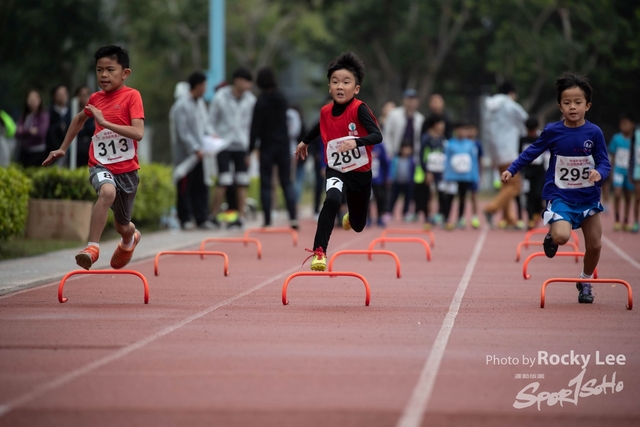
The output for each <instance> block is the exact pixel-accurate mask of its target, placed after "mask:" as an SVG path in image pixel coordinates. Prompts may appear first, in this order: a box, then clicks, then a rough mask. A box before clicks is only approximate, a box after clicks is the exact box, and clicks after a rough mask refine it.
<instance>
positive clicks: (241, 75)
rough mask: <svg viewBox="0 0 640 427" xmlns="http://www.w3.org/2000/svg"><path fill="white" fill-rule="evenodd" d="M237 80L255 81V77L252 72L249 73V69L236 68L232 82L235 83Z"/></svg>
mask: <svg viewBox="0 0 640 427" xmlns="http://www.w3.org/2000/svg"><path fill="white" fill-rule="evenodd" d="M235 79H245V80H249V81H253V76H252V75H251V71H249V70H248V69H247V68H244V67H239V68H236V70H235V71H234V72H233V74H232V75H231V80H232V81H233V80H235Z"/></svg>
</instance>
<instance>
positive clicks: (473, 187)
mask: <svg viewBox="0 0 640 427" xmlns="http://www.w3.org/2000/svg"><path fill="white" fill-rule="evenodd" d="M469 188H470V189H471V192H472V193H477V192H478V181H471V187H469Z"/></svg>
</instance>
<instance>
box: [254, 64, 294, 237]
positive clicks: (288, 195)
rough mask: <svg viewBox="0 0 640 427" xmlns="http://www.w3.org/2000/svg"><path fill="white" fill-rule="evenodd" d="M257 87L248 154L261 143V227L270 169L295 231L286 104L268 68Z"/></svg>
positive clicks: (266, 215)
mask: <svg viewBox="0 0 640 427" xmlns="http://www.w3.org/2000/svg"><path fill="white" fill-rule="evenodd" d="M256 84H257V85H258V87H259V88H260V90H261V91H262V92H261V93H260V96H258V99H257V100H256V103H255V107H254V109H253V118H252V120H251V133H250V136H249V153H251V152H252V151H253V150H254V149H255V148H258V147H257V141H260V145H259V152H260V199H261V201H262V211H263V213H264V226H265V227H268V226H270V225H271V203H272V191H271V188H272V185H271V182H272V178H273V166H274V165H275V166H277V167H278V177H279V180H280V186H281V187H282V192H283V193H284V198H285V202H286V204H287V210H288V211H289V221H290V224H291V227H292V228H294V229H297V228H298V220H297V218H296V202H295V194H294V191H293V185H292V184H291V146H290V142H289V129H288V126H287V100H286V99H285V97H284V95H283V94H282V93H281V92H280V91H279V90H278V84H277V81H276V76H275V74H274V72H273V70H272V69H271V68H269V67H263V68H261V69H260V70H258V76H257V78H256Z"/></svg>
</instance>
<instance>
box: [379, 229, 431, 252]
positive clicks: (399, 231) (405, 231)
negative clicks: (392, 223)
mask: <svg viewBox="0 0 640 427" xmlns="http://www.w3.org/2000/svg"><path fill="white" fill-rule="evenodd" d="M388 234H426V235H427V236H429V244H430V245H431V247H432V248H435V247H436V238H435V236H434V234H433V231H431V230H424V229H421V228H416V229H410V228H387V229H386V230H382V234H380V237H387V235H388ZM381 246H382V247H383V248H384V244H382V245H381Z"/></svg>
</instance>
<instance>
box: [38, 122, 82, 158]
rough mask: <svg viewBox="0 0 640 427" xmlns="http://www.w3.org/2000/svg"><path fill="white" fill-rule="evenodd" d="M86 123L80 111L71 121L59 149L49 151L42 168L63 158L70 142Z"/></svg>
mask: <svg viewBox="0 0 640 427" xmlns="http://www.w3.org/2000/svg"><path fill="white" fill-rule="evenodd" d="M86 121H87V115H86V114H85V113H84V111H82V110H81V111H80V112H79V113H78V114H76V115H75V117H74V118H73V120H71V124H70V125H69V128H68V129H67V134H66V135H65V136H64V141H62V144H61V145H60V148H58V149H57V150H53V151H51V152H50V153H49V155H48V156H47V158H46V159H45V161H44V162H42V166H47V165H50V164H51V163H52V162H53V161H54V160H56V159H59V158H60V157H64V155H65V154H66V153H67V150H68V149H69V146H70V145H71V142H73V139H74V138H75V137H76V136H77V135H78V133H79V132H80V131H81V130H82V127H83V126H84V122H86Z"/></svg>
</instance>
